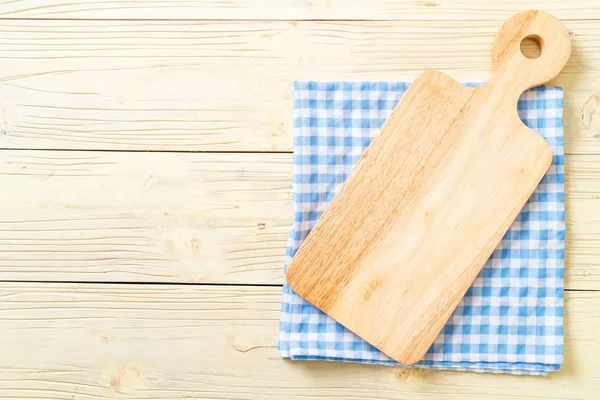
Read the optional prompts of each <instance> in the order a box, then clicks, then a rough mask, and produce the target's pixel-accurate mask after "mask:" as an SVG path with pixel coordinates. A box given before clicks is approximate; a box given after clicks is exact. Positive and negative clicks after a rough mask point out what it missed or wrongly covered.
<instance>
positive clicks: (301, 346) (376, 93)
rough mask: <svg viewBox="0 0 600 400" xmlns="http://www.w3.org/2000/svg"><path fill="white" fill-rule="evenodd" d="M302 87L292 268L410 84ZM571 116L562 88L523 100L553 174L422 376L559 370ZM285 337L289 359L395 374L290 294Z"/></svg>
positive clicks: (297, 100)
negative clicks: (565, 112) (366, 366)
mask: <svg viewBox="0 0 600 400" xmlns="http://www.w3.org/2000/svg"><path fill="white" fill-rule="evenodd" d="M294 87H295V97H294V106H295V111H294V118H295V130H294V183H293V192H294V226H293V228H292V231H291V234H290V237H289V243H288V247H287V262H289V260H290V259H291V258H292V257H293V256H294V254H295V252H296V250H297V249H298V247H299V246H300V244H301V243H302V241H303V240H304V239H305V238H306V236H307V235H308V233H309V232H310V230H311V229H312V227H313V226H314V224H315V222H316V221H317V219H318V218H319V216H320V215H321V214H322V213H323V211H324V210H325V208H326V207H327V204H328V203H329V202H330V201H331V199H332V198H333V196H334V194H335V193H336V192H337V191H338V190H339V188H340V186H341V184H342V183H343V182H344V180H345V179H346V177H347V176H348V174H349V173H350V171H351V170H352V168H353V166H354V165H355V163H356V162H357V161H358V159H359V158H360V156H361V154H362V153H363V151H364V150H365V149H366V148H367V146H368V145H369V143H370V142H371V139H372V138H373V136H374V135H376V134H377V133H378V131H379V129H380V128H381V126H382V125H383V122H384V121H385V119H386V118H387V117H388V115H389V114H390V112H391V111H392V109H393V108H394V106H395V105H396V104H397V103H398V101H399V99H400V97H401V96H402V95H403V94H404V92H405V91H406V89H407V87H408V84H407V83H399V82H304V81H303V82H296V83H295V86H294ZM562 108H563V92H562V89H560V88H555V87H538V88H536V89H532V90H529V91H527V92H525V93H524V94H523V95H522V96H521V99H520V100H519V103H518V109H519V116H520V117H521V119H522V120H523V121H524V122H525V124H527V126H529V127H530V128H532V129H534V130H536V131H537V132H539V134H541V135H542V136H543V137H544V138H545V139H546V140H547V141H548V143H549V144H550V146H551V147H552V150H553V153H554V158H553V161H552V166H551V167H550V169H549V171H548V173H547V174H546V176H545V177H544V179H543V180H542V182H541V184H540V185H539V187H538V188H537V190H536V192H535V193H534V194H533V195H532V196H531V198H530V199H529V201H528V202H527V204H526V205H525V207H524V208H523V210H522V211H521V213H520V214H519V216H518V217H517V219H516V221H515V222H514V223H513V225H512V227H511V228H510V230H509V231H508V232H507V233H506V235H505V236H504V238H503V239H502V242H501V243H500V244H499V246H498V247H497V249H496V250H495V251H494V253H493V254H492V256H491V257H490V259H489V261H488V262H487V264H486V265H485V267H484V269H483V270H482V272H481V273H480V274H479V276H478V277H477V279H476V280H475V282H474V283H473V286H472V287H471V288H470V289H469V291H468V292H467V294H466V295H465V297H464V299H463V301H462V302H461V303H460V305H459V306H458V308H457V309H456V311H455V312H454V314H453V315H452V317H451V318H450V320H449V321H448V323H447V324H446V326H445V327H444V329H443V330H442V332H441V334H440V335H439V337H438V338H437V339H436V341H435V342H434V344H433V345H432V346H431V348H430V349H429V351H428V352H427V354H426V356H425V358H424V359H423V360H422V361H420V362H419V363H417V364H415V366H419V367H425V368H435V369H452V370H467V371H479V372H481V371H483V372H506V373H515V374H538V375H545V374H546V373H547V372H548V371H554V370H558V369H559V367H560V364H561V363H562V361H563V291H564V290H563V288H564V283H563V276H564V237H565V223H564V220H565V213H564V157H563V123H562ZM287 262H286V265H287ZM398 323H399V324H401V323H402V321H398ZM279 334H280V335H279V336H280V341H279V350H280V354H281V355H282V356H283V357H289V358H293V359H311V360H316V359H325V360H337V361H352V362H363V363H374V364H392V365H394V364H396V363H395V362H394V361H392V360H390V359H389V358H388V357H386V356H385V355H383V354H382V353H381V352H379V351H378V350H377V349H375V348H374V347H372V346H370V345H369V344H367V343H366V342H365V341H363V340H362V339H360V338H359V337H358V336H356V335H354V334H353V333H352V332H350V331H349V330H347V329H345V328H344V327H343V326H342V325H340V324H338V323H337V322H336V321H335V320H333V319H332V318H330V317H328V316H327V315H325V314H324V313H322V312H321V311H319V310H318V309H317V308H315V307H314V306H312V305H311V304H310V303H308V302H306V301H305V300H304V299H302V298H301V297H300V296H298V295H297V294H295V293H294V292H293V291H292V290H291V289H290V288H289V287H288V286H287V285H284V287H283V304H282V313H281V326H280V332H279Z"/></svg>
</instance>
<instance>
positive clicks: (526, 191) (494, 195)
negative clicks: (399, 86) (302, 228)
mask: <svg viewBox="0 0 600 400" xmlns="http://www.w3.org/2000/svg"><path fill="white" fill-rule="evenodd" d="M525 38H534V39H535V40H537V41H538V42H539V43H540V45H541V55H540V57H539V58H537V59H529V58H526V57H525V56H524V55H523V54H522V52H521V50H520V44H521V41H522V40H523V39H525ZM570 52H571V43H570V39H569V33H568V32H567V30H566V29H565V27H564V26H563V25H562V24H561V23H560V22H559V21H558V20H557V19H556V18H554V17H553V16H552V15H550V14H547V13H545V12H541V11H526V12H522V13H520V14H517V15H515V16H513V17H512V18H510V19H509V20H508V21H507V22H506V23H505V24H504V25H503V26H502V28H501V29H500V31H499V33H498V35H497V37H496V40H495V42H494V45H493V47H492V66H493V72H492V75H491V78H490V81H489V83H487V84H485V85H483V86H480V87H477V88H468V87H465V86H463V85H462V84H460V83H458V82H456V81H455V80H454V79H452V78H450V77H449V76H447V75H445V74H443V73H441V72H438V71H434V70H428V71H425V72H424V73H423V74H422V75H421V76H420V77H419V78H418V79H417V80H415V82H414V83H413V84H412V85H411V86H410V88H409V89H408V91H407V92H406V94H405V95H404V96H403V97H402V99H401V101H400V103H399V104H398V105H397V106H396V108H395V109H394V110H393V112H392V113H391V115H390V117H389V118H388V120H387V121H386V123H385V124H384V126H383V127H382V129H381V132H380V133H379V134H378V135H377V136H376V137H375V139H374V140H373V142H372V143H371V145H370V146H369V147H368V149H367V150H366V151H365V153H364V155H363V156H362V158H361V159H360V161H359V162H358V164H357V165H356V167H355V168H354V170H353V171H352V173H351V175H350V176H349V177H348V179H347V181H346V182H345V183H344V185H343V186H342V188H341V190H340V191H339V193H338V194H337V195H336V196H335V197H334V199H333V200H332V202H331V204H330V205H329V207H328V208H327V210H326V211H325V212H324V213H323V215H322V216H321V218H320V219H319V221H318V222H317V223H316V225H315V227H314V228H313V230H312V231H311V233H310V234H309V235H308V237H307V238H306V240H305V241H304V242H303V244H302V246H301V247H300V249H299V250H298V252H297V253H296V255H295V256H294V258H293V259H292V261H291V263H290V265H289V266H288V271H287V282H288V284H289V285H290V287H291V288H292V289H293V290H294V291H295V292H296V293H298V294H299V295H300V296H302V297H304V298H305V299H306V300H308V301H309V302H311V303H312V304H314V305H315V306H316V307H318V308H319V309H321V310H322V311H324V312H325V313H327V314H329V315H330V316H331V317H333V318H334V319H336V320H337V321H338V322H340V323H341V324H342V325H344V326H345V327H347V328H348V329H350V330H351V331H353V332H354V333H356V334H357V335H359V336H360V337H361V338H363V339H364V340H366V341H367V342H369V343H371V344H372V345H373V346H375V347H377V348H378V349H379V350H381V351H382V352H383V353H385V354H387V355H388V356H389V357H391V358H393V359H394V360H396V361H398V362H400V363H403V364H412V363H415V362H417V361H418V360H420V359H421V358H422V357H423V355H424V354H425V353H426V351H427V350H428V348H429V347H430V345H431V344H432V343H433V341H434V339H435V338H436V336H437V335H438V334H439V332H440V330H441V329H442V327H443V326H444V324H445V323H446V322H447V320H448V319H449V318H450V315H451V314H452V312H453V311H454V310H455V308H456V307H457V305H458V303H459V302H460V300H461V299H462V297H463V296H464V294H465V292H466V291H467V289H468V288H469V286H470V285H471V284H472V283H473V280H474V279H475V277H476V276H477V274H478V273H479V271H480V270H481V268H482V267H483V265H484V264H485V262H486V261H487V259H488V258H489V256H490V255H491V253H492V251H493V250H494V248H495V247H496V246H497V245H498V243H499V242H500V240H501V238H502V236H503V235H504V234H505V233H506V231H507V230H508V228H509V227H510V225H511V223H512V222H513V221H514V219H515V218H516V217H517V215H518V213H519V211H520V210H521V208H522V207H523V205H524V204H525V202H526V201H527V199H528V198H529V196H530V195H531V194H532V192H533V191H534V190H535V188H536V186H537V185H538V183H539V182H540V180H541V179H542V177H543V176H544V174H545V173H546V170H547V169H548V167H549V165H550V162H551V159H552V151H551V149H550V147H549V145H548V143H546V141H545V140H544V139H543V138H542V137H541V136H540V135H538V134H537V133H536V132H534V131H532V130H531V129H529V128H527V127H526V126H525V125H524V124H523V123H522V122H521V121H520V120H519V117H518V115H517V100H518V98H519V96H520V95H521V93H522V92H523V91H525V90H526V89H529V88H531V87H533V86H536V85H539V84H542V83H545V82H547V81H548V80H550V79H552V78H553V77H554V76H556V75H557V74H558V73H559V72H560V70H561V69H562V68H563V66H564V65H565V64H566V62H567V60H568V58H569V55H570Z"/></svg>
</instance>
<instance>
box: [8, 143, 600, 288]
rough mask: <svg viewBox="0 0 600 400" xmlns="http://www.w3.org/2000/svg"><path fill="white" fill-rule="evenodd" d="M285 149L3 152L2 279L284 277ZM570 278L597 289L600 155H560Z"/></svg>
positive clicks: (261, 280)
mask: <svg viewBox="0 0 600 400" xmlns="http://www.w3.org/2000/svg"><path fill="white" fill-rule="evenodd" d="M291 171H292V156H291V154H190V153H182V154H176V153H127V152H117V153H113V152H73V151H27V152H23V151H14V150H13V151H3V152H0V187H1V188H10V190H2V191H0V204H2V207H0V221H2V222H1V223H0V276H2V279H5V280H7V279H8V280H28V281H35V280H43V281H61V280H62V281H89V282H94V281H96V282H98V281H120V282H129V281H136V282H181V283H184V282H207V283H246V284H281V283H282V276H283V264H284V254H285V245H286V242H287V236H288V233H289V229H290V227H291V225H292V220H293V216H292V212H293V211H292V204H291V200H290V199H291V193H292V175H291ZM566 206H567V230H568V232H567V233H568V234H567V244H566V246H567V251H566V256H567V260H566V270H565V274H566V285H567V288H571V289H595V290H600V250H599V249H600V216H599V215H598V213H597V210H598V209H600V157H599V156H570V157H567V159H566Z"/></svg>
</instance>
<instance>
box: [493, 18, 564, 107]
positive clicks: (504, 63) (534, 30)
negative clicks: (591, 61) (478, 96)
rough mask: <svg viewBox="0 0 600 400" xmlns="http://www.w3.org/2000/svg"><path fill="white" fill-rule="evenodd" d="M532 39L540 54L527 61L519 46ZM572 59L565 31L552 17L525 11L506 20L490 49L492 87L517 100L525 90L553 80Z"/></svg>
mask: <svg viewBox="0 0 600 400" xmlns="http://www.w3.org/2000/svg"><path fill="white" fill-rule="evenodd" d="M526 38H531V39H533V40H535V41H537V42H538V44H539V45H540V48H541V54H540V56H539V57H538V58H535V59H530V58H527V57H526V56H525V55H524V54H523V53H522V51H521V42H522V41H523V40H524V39H526ZM570 55H571V39H570V36H569V32H568V31H567V28H566V27H565V26H564V25H563V24H562V23H561V22H560V21H559V20H558V19H556V18H555V17H554V16H552V15H551V14H548V13H546V12H543V11H537V10H531V11H524V12H521V13H519V14H516V15H514V16H512V17H511V18H509V19H508V20H507V21H506V22H505V23H504V25H502V28H500V31H499V32H498V35H497V36H496V40H495V42H494V45H493V47H492V68H493V73H492V76H491V78H490V83H491V84H500V85H502V88H503V90H504V91H506V90H508V91H513V92H515V93H514V94H515V95H516V96H517V98H518V96H520V95H521V93H523V92H524V91H525V90H527V89H529V88H532V87H534V86H538V85H541V84H543V83H546V82H548V81H549V80H551V79H552V78H554V77H555V76H556V75H558V73H559V72H560V71H561V70H562V68H563V67H564V66H565V64H566V63H567V60H568V59H569V56H570Z"/></svg>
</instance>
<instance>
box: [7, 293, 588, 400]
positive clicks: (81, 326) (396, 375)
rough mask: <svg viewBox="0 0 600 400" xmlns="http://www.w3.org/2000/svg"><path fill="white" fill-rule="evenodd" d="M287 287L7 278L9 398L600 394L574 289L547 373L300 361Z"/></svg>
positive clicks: (457, 398)
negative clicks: (284, 355)
mask: <svg viewBox="0 0 600 400" xmlns="http://www.w3.org/2000/svg"><path fill="white" fill-rule="evenodd" d="M280 292H281V288H256V287H254V288H245V287H227V288H223V287H211V286H185V287H182V286H161V285H151V286H140V285H85V284H84V285H81V284H79V285H73V284H69V285H64V284H54V285H47V284H22V283H21V284H17V283H13V284H9V283H2V284H0V293H1V294H2V297H0V299H1V301H0V326H1V327H2V340H1V341H0V399H16V398H19V399H32V400H33V399H35V400H38V399H76V400H87V399H94V400H103V399H123V398H132V399H145V400H149V399H161V400H162V399H173V400H184V399H192V398H193V399H211V400H214V399H272V400H275V399H277V400H279V399H296V400H300V399H307V398H313V399H314V398H327V399H333V398H335V399H355V398H361V399H362V398H369V399H375V400H384V399H385V400H391V399H398V400H423V399H427V400H434V399H436V400H463V399H480V398H481V399H482V398H485V399H489V400H506V399H510V400H517V399H524V400H525V399H526V400H531V399H556V400H559V399H560V400H565V399H573V400H574V399H589V400H591V399H595V398H596V397H595V396H596V394H597V393H598V392H599V391H600V378H599V377H598V373H597V371H599V370H600V361H599V360H600V338H599V335H600V315H599V314H598V310H599V309H600V293H591V292H567V293H566V305H565V306H566V309H565V315H566V324H565V329H566V331H565V339H566V342H565V354H566V358H565V364H564V365H563V366H562V368H561V371H559V372H556V373H551V374H550V375H549V377H547V378H540V377H531V376H508V375H490V374H473V373H460V372H448V371H418V370H409V369H402V368H393V367H385V366H369V365H357V364H340V363H331V362H329V363H328V362H298V361H295V362H291V361H286V360H282V359H280V358H279V356H278V354H277V350H276V345H277V330H278V324H279V309H280V303H279V301H280Z"/></svg>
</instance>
